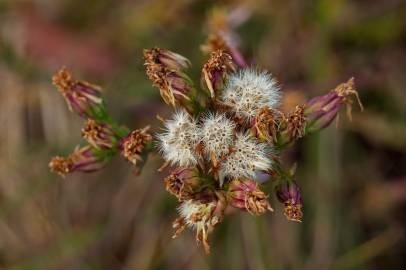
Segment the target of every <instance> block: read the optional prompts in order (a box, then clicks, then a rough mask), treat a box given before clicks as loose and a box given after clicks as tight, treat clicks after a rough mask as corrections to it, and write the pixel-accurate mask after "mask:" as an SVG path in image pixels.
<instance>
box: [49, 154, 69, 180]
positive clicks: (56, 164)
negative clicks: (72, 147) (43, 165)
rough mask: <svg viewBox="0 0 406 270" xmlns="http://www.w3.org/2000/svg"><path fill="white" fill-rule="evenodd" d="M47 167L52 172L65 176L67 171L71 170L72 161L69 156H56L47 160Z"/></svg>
mask: <svg viewBox="0 0 406 270" xmlns="http://www.w3.org/2000/svg"><path fill="white" fill-rule="evenodd" d="M48 166H49V168H50V169H51V171H52V172H55V173H57V174H59V175H60V176H62V177H65V176H66V175H67V174H68V173H70V172H71V171H72V167H73V161H72V159H71V158H70V157H60V156H56V157H53V158H52V159H51V161H50V162H49V165H48Z"/></svg>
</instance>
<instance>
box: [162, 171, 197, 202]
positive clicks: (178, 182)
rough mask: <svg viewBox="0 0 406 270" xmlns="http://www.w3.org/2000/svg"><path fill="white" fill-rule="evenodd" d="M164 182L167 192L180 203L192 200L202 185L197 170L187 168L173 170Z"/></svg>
mask: <svg viewBox="0 0 406 270" xmlns="http://www.w3.org/2000/svg"><path fill="white" fill-rule="evenodd" d="M164 181H165V188H166V190H167V191H168V192H169V193H171V194H172V195H174V196H176V197H177V198H178V200H179V201H183V200H187V199H191V198H192V195H193V194H194V193H196V191H197V190H198V189H199V187H200V184H201V181H200V178H199V173H198V171H197V169H196V168H186V167H180V168H177V169H175V170H173V171H172V172H171V174H170V175H169V176H168V177H166V178H165V180H164Z"/></svg>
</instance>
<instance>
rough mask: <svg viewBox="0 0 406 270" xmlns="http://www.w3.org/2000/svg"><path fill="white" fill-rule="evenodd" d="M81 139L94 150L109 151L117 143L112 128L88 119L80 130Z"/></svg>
mask: <svg viewBox="0 0 406 270" xmlns="http://www.w3.org/2000/svg"><path fill="white" fill-rule="evenodd" d="M82 137H83V138H84V139H85V140H86V141H87V142H88V143H89V144H91V145H92V146H93V147H95V148H99V149H100V148H104V149H110V148H113V147H114V146H115V145H116V143H117V137H116V135H115V132H114V130H113V128H112V127H111V126H110V125H108V124H105V123H100V122H98V121H95V120H93V119H88V120H87V121H86V123H85V125H84V127H83V128H82Z"/></svg>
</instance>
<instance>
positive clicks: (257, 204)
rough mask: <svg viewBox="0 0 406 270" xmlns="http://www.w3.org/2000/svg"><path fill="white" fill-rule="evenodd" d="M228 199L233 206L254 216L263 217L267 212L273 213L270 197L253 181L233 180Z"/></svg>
mask: <svg viewBox="0 0 406 270" xmlns="http://www.w3.org/2000/svg"><path fill="white" fill-rule="evenodd" d="M228 197H229V201H230V204H231V205H232V206H234V207H236V208H240V209H244V210H246V211H248V212H249V213H251V214H254V215H262V214H264V213H265V212H266V211H267V210H269V211H273V209H272V207H271V205H270V203H269V201H268V200H267V198H268V196H267V195H266V194H265V193H264V192H263V191H261V190H260V189H259V188H258V186H257V183H256V182H255V181H253V180H248V179H244V180H233V181H232V182H231V183H230V186H229V190H228Z"/></svg>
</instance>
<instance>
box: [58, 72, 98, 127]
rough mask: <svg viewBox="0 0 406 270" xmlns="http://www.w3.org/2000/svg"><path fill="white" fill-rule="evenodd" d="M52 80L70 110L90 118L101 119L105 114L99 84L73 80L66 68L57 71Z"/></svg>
mask: <svg viewBox="0 0 406 270" xmlns="http://www.w3.org/2000/svg"><path fill="white" fill-rule="evenodd" d="M52 81H53V84H54V85H55V86H56V87H57V88H58V90H59V91H60V92H61V93H62V95H63V96H64V98H65V100H66V103H67V104H68V107H69V110H71V111H72V112H76V113H77V114H79V115H80V116H81V117H85V118H92V119H103V118H104V117H105V116H106V109H105V106H104V104H103V100H102V98H101V88H100V87H99V86H96V85H92V84H89V83H87V82H84V81H77V80H74V79H73V77H72V74H71V73H70V72H69V71H68V70H67V69H66V68H62V69H61V70H60V71H58V73H57V74H55V75H54V76H53V78H52Z"/></svg>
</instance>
